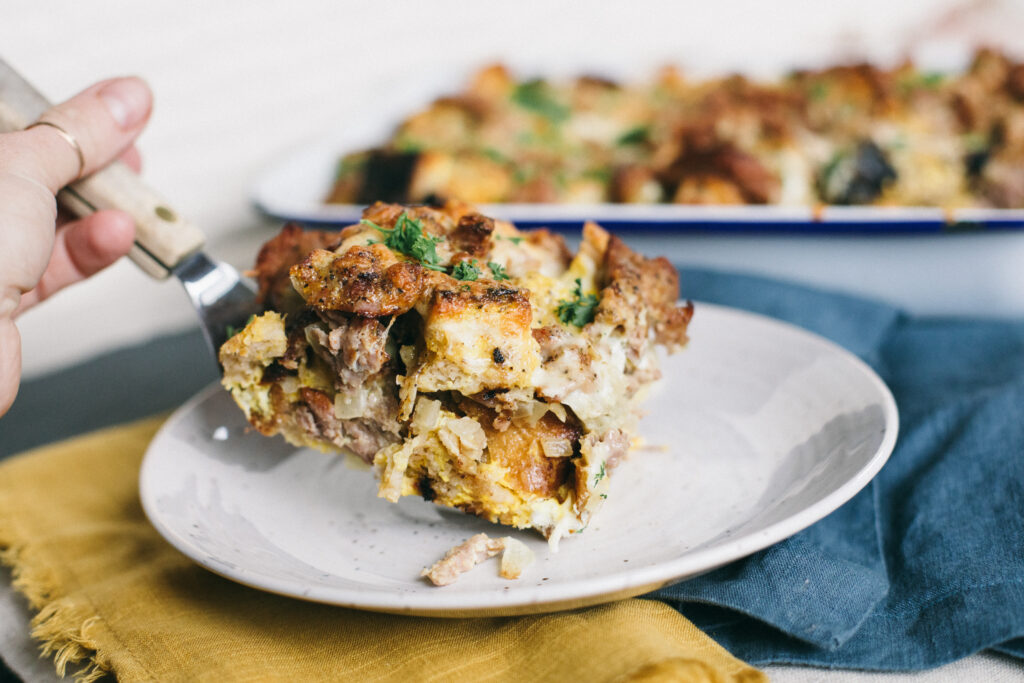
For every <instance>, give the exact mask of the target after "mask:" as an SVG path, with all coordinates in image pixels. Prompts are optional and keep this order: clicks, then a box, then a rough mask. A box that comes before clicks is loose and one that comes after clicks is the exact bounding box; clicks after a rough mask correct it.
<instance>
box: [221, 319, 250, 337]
mask: <svg viewBox="0 0 1024 683" xmlns="http://www.w3.org/2000/svg"><path fill="white" fill-rule="evenodd" d="M255 319H256V314H255V313H253V314H252V315H250V316H249V319H248V320H246V321H245V324H244V325H242V326H241V327H235V326H234V325H228V326H227V328H226V329H225V331H226V332H227V335H228V339H231V338H232V337H234V336H235V335H236V334H238V333H239V332H241V331H242V330H244V329H245V328H247V327H249V323H251V322H252V321H253V320H255Z"/></svg>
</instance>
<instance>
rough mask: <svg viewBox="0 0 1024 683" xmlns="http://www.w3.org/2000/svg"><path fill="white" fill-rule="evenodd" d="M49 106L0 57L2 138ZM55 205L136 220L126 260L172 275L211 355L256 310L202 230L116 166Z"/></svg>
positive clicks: (76, 185)
mask: <svg viewBox="0 0 1024 683" xmlns="http://www.w3.org/2000/svg"><path fill="white" fill-rule="evenodd" d="M49 108H50V103H49V102H48V101H47V100H46V98H45V97H43V96H42V95H41V94H40V93H39V92H38V91H37V90H36V89H35V88H34V87H33V86H32V85H31V84H30V83H29V82H28V81H26V80H25V78H24V77H22V76H21V75H20V74H19V73H18V72H17V71H15V70H14V69H13V68H11V66H10V65H8V64H7V63H6V62H5V61H3V60H2V59H0V133H7V132H13V131H18V130H22V129H24V128H25V127H26V126H29V125H31V124H32V123H33V122H34V121H36V120H38V119H39V117H40V116H41V115H42V114H43V112H45V111H46V110H47V109H49ZM57 199H58V201H59V202H60V204H61V206H63V207H64V208H65V209H67V210H68V211H70V212H71V213H73V214H75V215H77V216H80V217H84V216H88V215H89V214H91V213H94V212H96V211H100V210H103V209H120V210H122V211H126V212H127V213H128V214H130V215H131V216H132V218H134V219H135V244H134V246H133V247H132V250H131V252H130V253H129V254H128V256H129V258H131V259H132V261H134V262H135V263H136V264H137V265H138V266H139V267H141V268H142V270H144V271H145V272H146V273H148V274H149V275H151V276H153V277H154V278H157V279H165V278H168V277H169V276H171V275H173V276H175V277H177V278H178V279H179V280H180V281H181V284H183V285H184V286H185V292H186V293H187V294H188V297H189V299H191V301H192V306H193V307H194V308H195V309H196V313H198V314H199V320H200V324H201V326H202V329H203V334H204V335H205V337H206V341H207V342H208V343H209V344H210V346H211V348H212V349H213V352H214V357H216V355H217V349H219V348H220V346H221V344H223V343H224V342H225V341H226V340H227V338H228V336H230V334H231V332H230V330H232V329H239V328H241V327H243V326H244V325H245V322H246V320H247V319H248V317H249V316H250V315H252V314H253V313H255V312H256V309H257V307H256V303H255V293H254V292H253V290H252V288H251V287H250V286H249V285H248V284H247V283H246V282H245V281H244V280H242V278H241V277H240V276H239V274H238V271H237V270H235V269H234V268H233V267H231V266H230V265H229V264H227V263H223V262H220V261H217V260H215V259H211V258H210V257H209V256H207V255H206V254H205V253H204V252H203V251H202V248H203V245H204V243H205V241H206V240H205V237H204V235H203V233H202V231H201V230H199V228H197V227H196V226H195V225H193V224H192V223H190V222H188V221H186V220H185V219H183V218H182V217H181V216H180V215H179V214H178V213H177V212H176V211H174V210H172V209H171V208H170V205H169V204H168V203H167V202H166V201H164V199H163V198H162V197H160V195H159V194H157V193H156V192H155V191H154V190H153V189H151V188H150V187H149V186H148V185H146V184H145V183H144V182H142V180H141V179H140V178H139V177H138V176H137V175H136V174H135V173H134V172H133V171H132V170H131V169H130V168H128V166H126V165H125V164H123V163H121V162H120V161H115V162H114V163H112V164H110V165H109V166H107V167H106V168H104V169H102V170H99V171H97V172H96V173H93V174H92V175H90V176H87V177H85V178H82V179H81V180H79V181H77V182H74V183H72V184H71V185H69V186H67V187H66V188H64V189H63V190H61V191H60V193H59V194H58V195H57Z"/></svg>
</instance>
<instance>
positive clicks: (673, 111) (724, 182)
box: [327, 50, 1024, 208]
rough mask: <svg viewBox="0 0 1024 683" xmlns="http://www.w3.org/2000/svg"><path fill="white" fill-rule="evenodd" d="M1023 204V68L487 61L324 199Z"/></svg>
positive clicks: (341, 168)
mask: <svg viewBox="0 0 1024 683" xmlns="http://www.w3.org/2000/svg"><path fill="white" fill-rule="evenodd" d="M447 198H458V199H462V200H464V201H469V202H474V203H548V202H560V203H590V204H593V203H603V202H613V203H643V204H649V203H676V204H772V205H785V206H819V205H874V206H939V207H944V208H961V207H991V208H1024V64H1018V63H1015V62H1013V61H1011V60H1010V59H1009V58H1007V57H1006V56H1004V55H1002V54H999V53H997V52H994V51H991V50H982V51H979V52H978V53H977V54H976V55H975V58H974V61H973V63H972V64H971V65H970V66H969V68H968V69H966V71H965V72H964V73H962V74H957V75H952V74H939V73H931V72H926V71H922V70H919V69H917V68H915V67H914V66H913V65H912V64H909V63H908V64H904V65H901V66H898V67H895V68H890V69H885V68H880V67H877V66H872V65H869V64H859V65H852V66H837V67H833V68H828V69H824V70H818V71H796V72H793V73H791V74H789V75H788V76H787V77H785V78H783V79H781V80H778V81H775V82H758V81H754V80H750V79H748V78H745V77H742V76H731V77H727V78H719V79H714V80H689V79H687V78H685V77H684V76H683V75H682V74H681V73H680V72H679V71H677V70H675V69H671V68H668V69H665V70H663V71H662V72H660V73H659V74H658V75H657V76H656V77H655V78H654V79H652V80H651V81H649V82H639V81H638V82H629V83H617V82H613V81H609V80H606V79H602V78H593V77H584V78H577V79H575V80H571V81H567V82H553V81H551V82H549V81H545V80H519V79H517V78H516V77H515V76H514V75H513V74H511V73H510V72H509V71H508V70H507V69H505V68H504V67H501V66H492V67H489V68H487V69H484V70H483V71H481V72H480V73H478V74H477V75H476V77H475V78H474V79H473V80H472V82H471V83H470V85H469V86H468V88H467V89H466V90H464V91H463V92H461V93H459V94H457V95H454V96H451V97H444V98H441V99H438V100H436V101H435V102H434V103H432V104H431V105H430V106H429V107H427V108H425V109H424V110H422V111H420V112H417V113H415V114H413V115H411V116H409V117H408V118H406V119H405V120H404V121H403V122H402V123H401V124H400V125H399V126H398V128H397V130H396V131H395V132H394V134H393V135H392V136H391V138H390V139H389V140H387V141H386V142H385V143H384V144H382V145H380V146H379V147H376V148H374V149H369V150H365V151H359V152H355V153H351V154H348V155H345V156H344V157H343V158H342V159H341V160H340V162H339V164H338V168H337V178H336V182H335V183H334V186H333V189H332V191H331V193H330V196H329V197H328V198H327V202H329V203H339V204H360V205H364V204H368V203H370V202H373V201H377V200H379V199H381V200H385V201H399V202H439V201H443V200H444V199H447Z"/></svg>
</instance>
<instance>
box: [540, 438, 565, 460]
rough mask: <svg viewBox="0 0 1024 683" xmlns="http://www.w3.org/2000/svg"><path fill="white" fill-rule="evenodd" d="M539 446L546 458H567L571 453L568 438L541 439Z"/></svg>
mask: <svg viewBox="0 0 1024 683" xmlns="http://www.w3.org/2000/svg"><path fill="white" fill-rule="evenodd" d="M540 447H541V450H543V451H544V455H545V456H546V457H548V458H568V457H569V456H571V455H572V442H571V441H569V439H541V440H540Z"/></svg>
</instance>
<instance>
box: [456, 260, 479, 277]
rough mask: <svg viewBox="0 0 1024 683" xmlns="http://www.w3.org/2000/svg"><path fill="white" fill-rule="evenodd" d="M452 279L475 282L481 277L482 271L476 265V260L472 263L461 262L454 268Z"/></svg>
mask: <svg viewBox="0 0 1024 683" xmlns="http://www.w3.org/2000/svg"><path fill="white" fill-rule="evenodd" d="M452 277H453V278H455V279H456V280H475V279H477V278H478V277H480V269H479V268H478V267H477V265H476V259H473V260H472V262H470V261H459V262H458V263H456V264H455V267H454V268H452Z"/></svg>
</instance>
